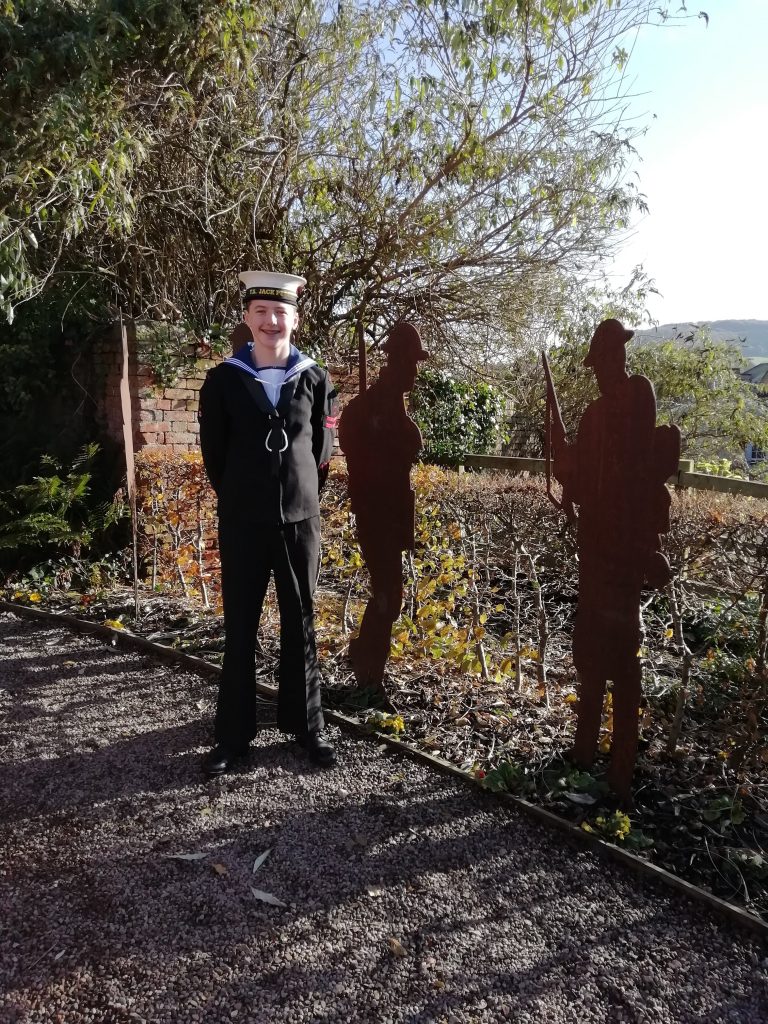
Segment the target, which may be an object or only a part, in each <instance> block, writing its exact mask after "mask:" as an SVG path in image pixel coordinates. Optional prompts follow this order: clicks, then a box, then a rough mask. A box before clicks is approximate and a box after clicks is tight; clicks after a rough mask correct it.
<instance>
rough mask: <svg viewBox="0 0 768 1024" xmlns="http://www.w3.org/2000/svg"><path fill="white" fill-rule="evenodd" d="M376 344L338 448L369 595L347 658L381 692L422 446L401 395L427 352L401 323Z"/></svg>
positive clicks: (363, 683) (361, 682) (410, 541)
mask: <svg viewBox="0 0 768 1024" xmlns="http://www.w3.org/2000/svg"><path fill="white" fill-rule="evenodd" d="M382 349H383V351H384V352H385V353H386V355H387V362H386V364H385V365H384V366H383V367H382V369H381V372H380V374H379V377H378V379H377V380H376V382H375V383H374V384H372V385H371V386H370V387H369V388H368V389H367V390H365V391H364V392H362V394H359V395H357V397H356V398H353V399H352V401H351V402H349V403H348V405H347V406H346V407H345V408H344V411H343V412H342V414H341V420H340V422H339V446H340V447H341V449H342V451H343V452H344V454H345V455H346V458H347V472H348V475H349V498H350V503H351V505H352V511H353V512H354V514H355V523H356V527H357V538H358V541H359V543H360V549H361V552H362V555H363V559H364V560H365V564H366V565H367V567H368V571H369V573H370V574H371V597H370V600H369V601H368V604H367V606H366V609H365V612H364V614H363V620H362V623H361V624H360V633H359V635H358V636H357V637H355V638H354V639H353V640H352V641H351V643H350V645H349V656H350V661H351V662H352V668H353V670H354V673H355V679H356V681H357V684H358V686H359V687H361V688H362V689H370V690H373V691H376V692H378V693H380V694H381V695H383V696H385V697H386V694H385V691H384V670H385V668H386V664H387V659H388V657H389V648H390V642H391V638H392V626H393V625H394V623H395V621H396V620H397V617H398V616H399V614H400V609H401V607H402V603H403V557H402V556H403V551H411V550H413V546H414V524H415V495H414V492H413V488H412V487H411V479H410V473H411V466H413V464H414V463H415V462H416V459H417V457H418V454H419V451H420V449H421V446H422V440H421V432H420V431H419V428H418V427H417V426H416V424H415V423H414V422H413V420H412V419H411V418H410V416H409V415H408V413H407V412H406V409H405V402H404V399H403V396H404V395H405V394H407V393H408V392H409V391H410V390H411V389H412V388H413V385H414V382H415V380H416V369H417V365H418V363H419V362H420V361H421V360H423V359H427V358H428V354H427V353H426V352H425V351H424V349H423V347H422V344H421V339H420V337H419V333H418V331H417V330H416V328H415V327H414V326H413V325H412V324H409V323H406V322H404V321H402V322H400V323H398V324H396V325H395V326H394V327H393V328H392V330H391V331H390V333H389V336H388V337H387V340H386V341H385V342H384V345H383V346H382Z"/></svg>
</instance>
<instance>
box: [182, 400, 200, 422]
mask: <svg viewBox="0 0 768 1024" xmlns="http://www.w3.org/2000/svg"><path fill="white" fill-rule="evenodd" d="M185 404H186V406H187V412H194V413H196V412H197V410H198V409H199V408H200V402H199V401H198V399H196V398H188V399H187V401H186V403H185ZM195 419H197V417H195Z"/></svg>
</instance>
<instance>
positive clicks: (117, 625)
mask: <svg viewBox="0 0 768 1024" xmlns="http://www.w3.org/2000/svg"><path fill="white" fill-rule="evenodd" d="M104 625H105V626H109V627H110V629H125V626H124V625H123V624H122V622H121V621H120V620H119V619H105V620H104Z"/></svg>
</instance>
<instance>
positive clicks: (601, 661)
mask: <svg viewBox="0 0 768 1024" xmlns="http://www.w3.org/2000/svg"><path fill="white" fill-rule="evenodd" d="M632 334H633V332H632V331H629V330H626V329H625V328H624V327H623V326H622V324H621V323H620V322H619V321H618V320H613V319H611V320H604V321H603V322H602V323H601V324H599V325H598V327H597V329H596V330H595V333H594V335H593V336H592V340H591V342H590V346H589V351H588V353H587V357H586V359H585V360H584V365H585V366H587V367H590V368H591V369H592V370H593V372H594V374H595V377H596V378H597V386H598V389H599V391H600V397H599V398H597V399H595V400H594V401H593V402H591V403H590V404H589V405H588V406H587V408H586V410H585V412H584V414H583V415H582V417H581V420H580V422H579V426H578V430H577V434H576V439H575V440H574V441H569V440H568V438H567V436H566V432H565V427H564V425H563V421H562V417H561V415H560V409H559V406H558V403H557V396H556V394H555V390H554V386H553V384H552V377H551V374H550V371H549V365H548V362H547V358H546V355H543V357H542V358H543V362H544V371H545V376H546V381H547V425H546V438H547V442H546V449H547V451H546V455H547V484H548V493H549V494H550V497H552V493H551V488H550V486H549V485H550V480H551V476H550V469H551V474H552V475H554V477H555V478H556V479H557V480H558V481H559V482H560V484H561V485H562V488H563V493H562V499H561V501H559V502H557V501H555V504H556V505H557V506H558V507H559V508H561V509H562V510H563V511H564V512H565V514H566V515H567V516H568V518H569V519H570V520H571V521H572V522H575V523H576V530H577V533H576V536H577V549H578V558H579V597H578V607H577V610H576V621H575V625H574V631H573V661H574V665H575V666H576V669H577V671H578V675H579V702H578V722H577V727H576V738H575V741H574V746H573V751H572V757H573V760H574V761H575V762H576V763H577V764H579V765H581V766H582V767H585V768H588V767H589V766H590V765H591V764H592V762H593V760H594V757H595V753H596V749H597V742H598V737H599V732H600V721H601V714H602V709H603V700H604V696H605V690H606V686H607V683H608V680H610V681H611V682H612V683H613V738H612V744H611V763H610V768H609V771H608V782H609V784H610V786H611V788H612V789H613V790H614V792H616V793H617V794H618V795H619V796H621V797H622V798H624V799H628V798H629V796H630V790H631V785H632V775H633V772H634V766H635V759H636V756H637V745H638V715H639V708H640V699H641V664H640V646H641V621H640V595H641V590H642V589H643V588H644V587H649V588H652V589H657V588H661V587H664V586H665V585H666V584H667V583H668V582H669V579H670V576H671V572H670V568H669V563H668V562H667V560H666V558H665V557H664V555H663V554H662V553H661V551H660V550H659V548H660V534H662V533H665V532H666V531H667V530H668V529H669V506H670V497H669V492H668V490H667V488H666V486H665V481H666V480H667V479H668V478H669V477H670V476H671V475H673V474H674V473H675V472H677V465H678V460H679V457H680V431H679V429H678V428H677V427H674V426H671V427H670V426H662V427H657V426H656V396H655V394H654V391H653V385H652V384H651V382H650V381H649V380H648V378H647V377H643V376H640V375H637V374H633V375H630V374H629V373H628V372H627V368H626V343H627V342H628V341H629V339H630V338H631V337H632ZM553 500H554V498H553ZM577 508H578V515H577V513H576V509H577Z"/></svg>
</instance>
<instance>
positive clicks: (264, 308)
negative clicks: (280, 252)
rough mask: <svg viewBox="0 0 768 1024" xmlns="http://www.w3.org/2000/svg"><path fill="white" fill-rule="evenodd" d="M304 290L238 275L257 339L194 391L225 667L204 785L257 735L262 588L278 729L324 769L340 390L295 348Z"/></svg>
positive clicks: (291, 282) (331, 754) (299, 284)
mask: <svg viewBox="0 0 768 1024" xmlns="http://www.w3.org/2000/svg"><path fill="white" fill-rule="evenodd" d="M305 284H306V281H305V280H304V278H302V277H295V276H292V275H289V274H272V273H264V272H261V271H248V272H246V273H243V274H241V275H240V287H241V291H242V294H243V304H244V313H243V320H244V322H245V325H246V326H247V327H248V328H249V330H250V334H251V337H252V341H250V342H248V343H247V344H245V345H243V347H242V348H240V349H238V351H236V352H235V353H234V354H233V355H232V356H231V357H230V358H229V359H225V360H224V362H223V363H221V364H219V365H218V366H216V367H214V368H213V369H212V370H210V371H209V372H208V375H207V377H206V379H205V382H204V384H203V387H202V389H201V391H200V414H199V415H200V447H201V449H202V454H203V462H204V464H205V469H206V473H207V474H208V479H209V480H210V482H211V486H212V487H213V489H214V491H215V492H216V496H217V498H218V515H219V552H220V556H221V587H222V597H223V602H224V630H225V648H224V664H223V669H222V675H221V682H220V685H219V697H218V704H217V709H216V726H215V739H216V745H215V747H214V748H213V750H211V751H210V752H209V753H208V754H207V755H206V757H205V759H204V761H203V770H204V772H205V773H206V774H207V775H209V776H216V775H221V774H223V773H224V772H227V771H229V770H230V769H231V768H232V766H233V764H234V763H235V762H236V761H237V760H238V759H240V758H243V757H245V756H246V755H247V753H248V749H249V744H250V742H251V740H252V739H253V737H254V736H255V734H256V727H257V715H256V686H255V652H256V630H257V628H258V623H259V618H260V615H261V608H262V603H263V601H264V595H265V593H266V590H267V585H268V583H269V578H270V575H271V574H272V573H274V575H275V587H276V590H277V600H278V605H279V609H280V669H279V691H278V710H277V725H278V728H279V729H281V730H282V731H283V732H287V733H292V734H293V735H295V737H296V739H297V740H298V742H299V743H300V744H301V745H302V746H304V747H305V748H306V750H307V753H308V754H309V756H310V758H311V759H312V760H313V761H315V762H316V763H317V764H320V765H322V766H329V765H332V764H333V763H334V762H335V751H334V749H333V746H332V745H331V743H330V742H329V741H328V739H327V738H326V736H325V735H324V732H323V712H322V708H321V703H320V676H319V672H318V665H317V653H316V649H315V631H314V610H313V593H314V588H315V582H316V579H317V573H318V568H319V560H320V505H319V497H318V496H319V491H320V488H321V486H322V484H323V483H324V482H325V478H326V476H327V473H328V461H329V459H330V456H331V452H332V449H333V437H334V429H335V427H336V413H337V410H336V392H335V391H334V390H333V386H332V384H331V381H330V378H329V376H328V374H327V373H326V371H325V370H323V369H321V368H320V367H319V366H318V365H317V363H316V362H315V361H314V359H311V358H309V357H308V356H306V355H304V354H303V353H302V352H300V351H299V350H298V349H297V348H296V347H295V346H294V345H293V344H291V336H292V334H293V332H294V330H295V329H296V327H297V325H298V322H299V314H298V311H297V301H298V295H299V292H300V291H301V289H302V288H303V286H304V285H305Z"/></svg>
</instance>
